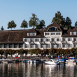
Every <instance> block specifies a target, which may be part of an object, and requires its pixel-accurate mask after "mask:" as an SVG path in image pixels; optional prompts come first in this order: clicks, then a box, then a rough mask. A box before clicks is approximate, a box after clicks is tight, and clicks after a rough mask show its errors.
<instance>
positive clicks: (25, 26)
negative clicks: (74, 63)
mask: <svg viewBox="0 0 77 77" xmlns="http://www.w3.org/2000/svg"><path fill="white" fill-rule="evenodd" d="M27 27H28V23H27V21H25V20H23V21H22V23H21V28H27Z"/></svg>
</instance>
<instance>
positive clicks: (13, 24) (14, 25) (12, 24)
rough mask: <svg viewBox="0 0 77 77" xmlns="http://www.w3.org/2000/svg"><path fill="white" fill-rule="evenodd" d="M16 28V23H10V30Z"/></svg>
mask: <svg viewBox="0 0 77 77" xmlns="http://www.w3.org/2000/svg"><path fill="white" fill-rule="evenodd" d="M15 27H16V24H15V22H14V21H13V20H12V21H10V22H9V23H8V29H9V28H11V29H12V28H15Z"/></svg>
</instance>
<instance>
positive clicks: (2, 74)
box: [0, 63, 77, 77]
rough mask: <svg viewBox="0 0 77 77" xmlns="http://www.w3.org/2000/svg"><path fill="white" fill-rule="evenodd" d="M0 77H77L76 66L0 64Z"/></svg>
mask: <svg viewBox="0 0 77 77" xmlns="http://www.w3.org/2000/svg"><path fill="white" fill-rule="evenodd" d="M0 77H77V65H75V66H66V65H64V64H62V65H56V66H54V65H45V64H30V63H9V64H3V63H1V64H0Z"/></svg>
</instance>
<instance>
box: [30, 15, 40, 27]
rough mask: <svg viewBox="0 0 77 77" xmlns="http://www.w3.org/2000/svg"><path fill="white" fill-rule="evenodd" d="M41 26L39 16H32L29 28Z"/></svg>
mask: <svg viewBox="0 0 77 77" xmlns="http://www.w3.org/2000/svg"><path fill="white" fill-rule="evenodd" d="M39 24H40V21H39V19H38V18H37V16H36V15H35V14H32V17H31V19H30V20H29V26H30V27H36V26H37V25H39Z"/></svg>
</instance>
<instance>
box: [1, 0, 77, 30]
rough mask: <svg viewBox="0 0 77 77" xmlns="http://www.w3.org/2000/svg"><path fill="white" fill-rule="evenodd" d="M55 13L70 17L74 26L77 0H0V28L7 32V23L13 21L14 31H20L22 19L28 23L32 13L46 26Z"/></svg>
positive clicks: (76, 17) (76, 19)
mask: <svg viewBox="0 0 77 77" xmlns="http://www.w3.org/2000/svg"><path fill="white" fill-rule="evenodd" d="M57 11H60V12H61V14H62V15H63V17H64V18H66V17H67V16H68V17H70V19H71V20H72V26H74V24H75V22H76V21H77V0H0V27H1V26H3V27H4V29H5V30H7V26H8V22H9V21H11V20H14V21H15V23H16V24H17V27H16V29H21V28H20V25H21V22H22V21H23V20H24V19H25V20H26V21H27V22H28V21H29V20H30V18H31V16H32V13H35V14H36V15H37V17H38V18H39V19H40V20H45V24H46V26H48V25H49V24H51V21H52V19H53V17H54V16H55V13H56V12H57Z"/></svg>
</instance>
